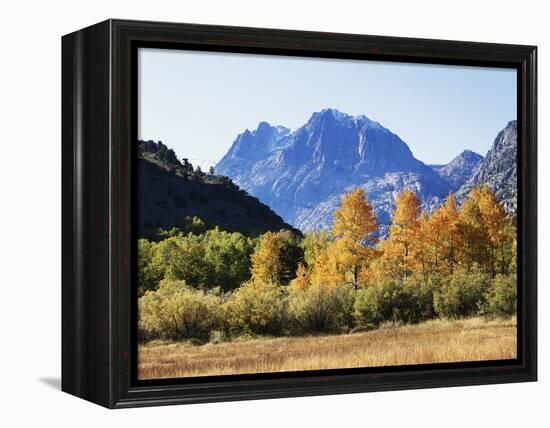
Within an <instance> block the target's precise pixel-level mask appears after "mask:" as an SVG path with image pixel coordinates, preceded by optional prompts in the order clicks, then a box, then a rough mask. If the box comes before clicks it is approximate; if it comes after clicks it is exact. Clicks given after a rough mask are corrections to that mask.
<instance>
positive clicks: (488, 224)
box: [479, 185, 509, 276]
mask: <svg viewBox="0 0 550 428" xmlns="http://www.w3.org/2000/svg"><path fill="white" fill-rule="evenodd" d="M479 211H480V212H481V216H482V217H483V222H484V224H485V229H486V232H487V235H488V237H489V241H488V246H489V256H490V266H491V274H492V275H493V276H494V275H495V274H496V273H497V269H498V271H499V272H500V273H505V271H506V267H507V266H506V243H507V241H508V234H507V233H506V229H507V227H508V225H509V220H508V217H507V216H506V212H505V211H504V208H503V207H502V205H501V204H500V203H499V202H498V201H497V199H496V197H495V195H494V194H493V192H491V190H490V189H489V186H487V185H485V186H483V187H482V188H481V190H480V196H479Z"/></svg>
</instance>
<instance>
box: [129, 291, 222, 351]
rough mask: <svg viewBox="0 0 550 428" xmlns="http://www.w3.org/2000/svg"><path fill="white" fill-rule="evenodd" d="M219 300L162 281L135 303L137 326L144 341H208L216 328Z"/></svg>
mask: <svg viewBox="0 0 550 428" xmlns="http://www.w3.org/2000/svg"><path fill="white" fill-rule="evenodd" d="M220 308H221V298H220V296H218V295H216V294H215V293H213V292H210V293H205V292H203V291H202V290H195V289H193V288H191V287H189V286H187V285H186V284H185V282H184V281H179V280H163V281H161V283H160V286H159V288H158V290H156V291H147V292H146V293H145V295H144V296H143V297H141V298H140V299H139V324H140V329H141V331H142V334H143V335H145V336H146V337H147V338H153V337H156V338H162V339H169V340H184V339H191V340H194V341H198V342H205V341H207V340H208V338H209V336H210V334H211V332H212V331H213V330H215V329H216V328H217V327H218V326H219V324H220V318H221V312H220Z"/></svg>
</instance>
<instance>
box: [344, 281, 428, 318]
mask: <svg viewBox="0 0 550 428" xmlns="http://www.w3.org/2000/svg"><path fill="white" fill-rule="evenodd" d="M432 293H433V292H432V285H431V283H430V282H422V281H414V280H408V281H406V282H399V281H393V280H387V281H383V282H381V283H377V284H373V285H370V286H369V287H367V288H364V289H360V290H358V291H357V297H356V299H355V305H354V318H355V323H356V325H357V327H360V328H365V327H366V328H374V327H377V326H378V325H379V324H380V323H382V322H385V321H390V322H402V323H406V324H414V323H418V322H420V321H422V320H425V319H428V318H431V317H433V315H434V310H433V304H432V302H433V297H432V296H433V294H432Z"/></svg>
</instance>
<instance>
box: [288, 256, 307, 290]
mask: <svg viewBox="0 0 550 428" xmlns="http://www.w3.org/2000/svg"><path fill="white" fill-rule="evenodd" d="M291 285H292V286H294V287H296V288H298V289H299V290H302V291H304V290H307V288H308V287H309V286H310V285H311V278H310V277H309V274H308V272H307V270H306V268H305V266H304V264H303V263H298V269H296V278H295V279H293V280H292V282H291Z"/></svg>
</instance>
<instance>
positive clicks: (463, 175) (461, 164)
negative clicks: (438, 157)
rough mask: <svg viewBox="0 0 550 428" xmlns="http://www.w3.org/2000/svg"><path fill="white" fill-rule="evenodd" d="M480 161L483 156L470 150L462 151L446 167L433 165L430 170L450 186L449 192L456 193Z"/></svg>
mask: <svg viewBox="0 0 550 428" xmlns="http://www.w3.org/2000/svg"><path fill="white" fill-rule="evenodd" d="M482 161H483V156H481V155H479V154H477V153H475V152H472V151H471V150H464V151H463V152H462V153H460V154H459V155H458V156H457V157H456V158H454V159H453V160H452V161H451V162H449V163H448V164H447V165H434V166H432V168H433V169H434V170H435V171H437V173H438V174H439V176H440V177H441V178H443V179H444V180H446V181H447V182H448V183H449V184H450V185H451V190H452V191H453V192H456V191H457V190H458V189H460V187H461V186H462V185H463V184H464V183H465V182H466V181H468V179H469V178H470V177H471V175H472V173H473V172H474V171H475V170H476V169H477V167H478V166H479V164H480V163H481V162H482Z"/></svg>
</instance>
